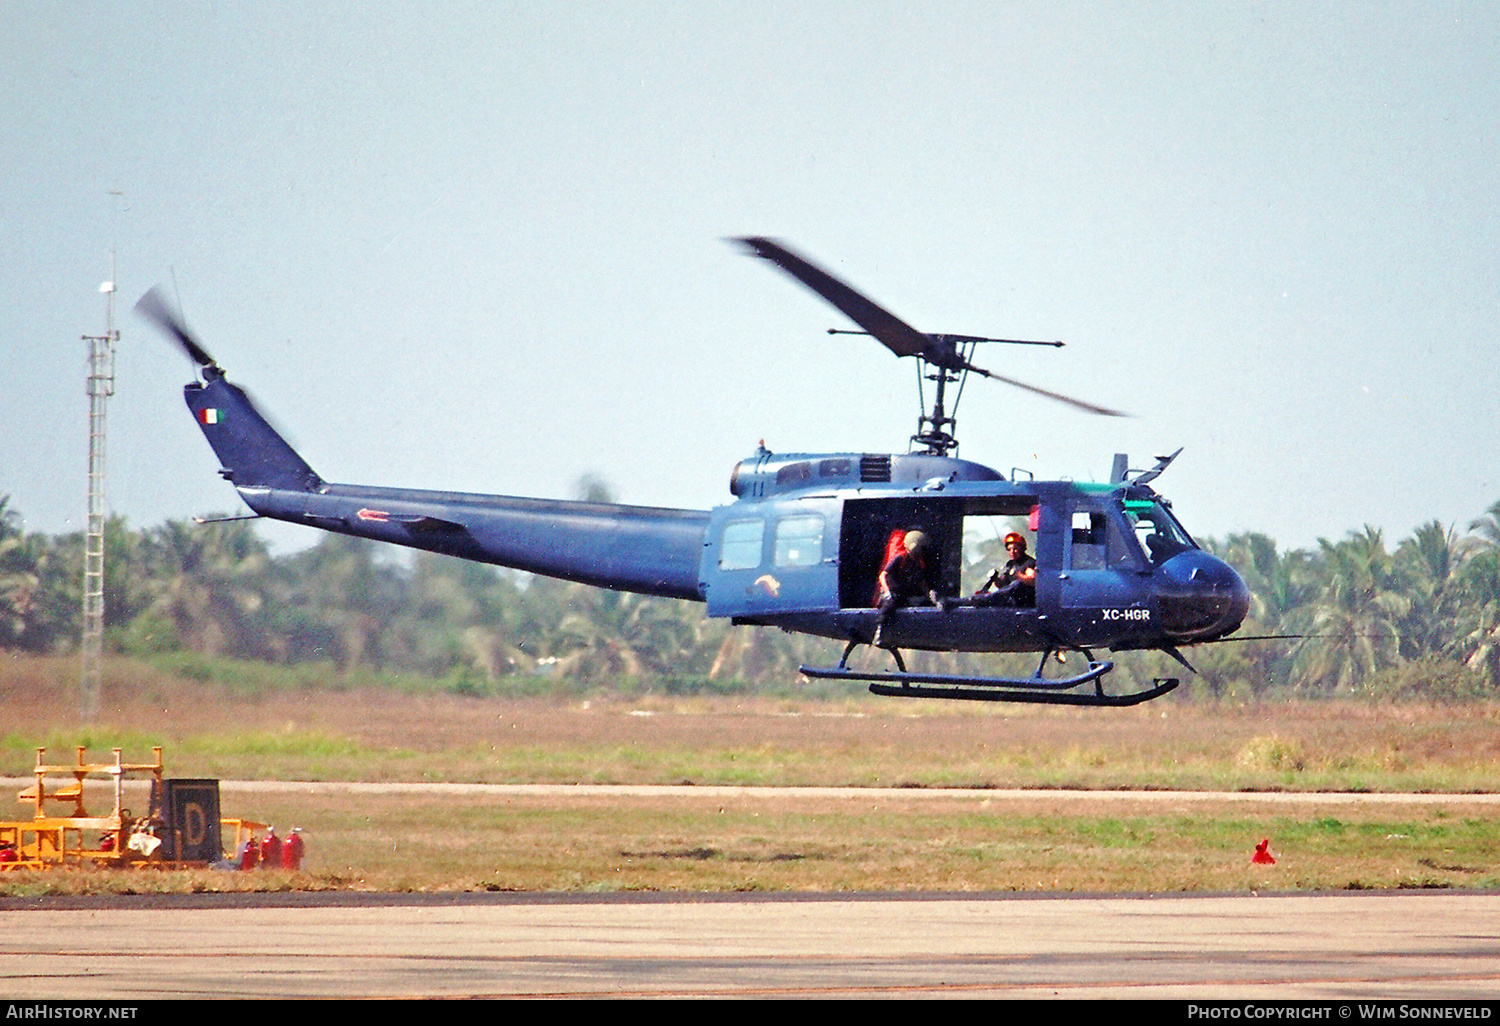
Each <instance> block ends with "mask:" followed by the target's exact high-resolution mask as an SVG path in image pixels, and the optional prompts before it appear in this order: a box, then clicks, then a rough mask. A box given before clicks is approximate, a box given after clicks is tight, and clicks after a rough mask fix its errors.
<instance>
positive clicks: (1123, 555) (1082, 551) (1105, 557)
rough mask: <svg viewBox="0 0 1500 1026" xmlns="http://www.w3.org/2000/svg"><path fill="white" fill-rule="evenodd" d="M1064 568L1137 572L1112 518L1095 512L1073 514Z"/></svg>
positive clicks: (1133, 556) (1136, 563) (1136, 560)
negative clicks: (1066, 562)
mask: <svg viewBox="0 0 1500 1026" xmlns="http://www.w3.org/2000/svg"><path fill="white" fill-rule="evenodd" d="M1072 520H1073V524H1072V534H1071V538H1070V539H1069V542H1070V544H1069V548H1068V552H1069V555H1068V567H1069V569H1072V570H1140V569H1142V566H1141V563H1140V560H1139V557H1138V556H1137V555H1136V554H1135V552H1134V550H1133V549H1132V548H1131V546H1130V545H1129V543H1127V542H1126V540H1125V534H1124V532H1123V531H1122V530H1121V529H1120V525H1119V524H1117V523H1116V522H1115V521H1114V519H1113V518H1111V517H1109V516H1107V515H1106V514H1104V513H1103V512H1101V511H1099V510H1096V509H1088V508H1084V509H1074V510H1073V517H1072Z"/></svg>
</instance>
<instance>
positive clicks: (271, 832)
mask: <svg viewBox="0 0 1500 1026" xmlns="http://www.w3.org/2000/svg"><path fill="white" fill-rule="evenodd" d="M280 867H281V838H279V837H277V836H276V828H275V827H273V826H268V827H266V836H264V837H262V838H261V839H260V868H261V869H279V868H280Z"/></svg>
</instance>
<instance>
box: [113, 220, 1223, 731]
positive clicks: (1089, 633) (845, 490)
mask: <svg viewBox="0 0 1500 1026" xmlns="http://www.w3.org/2000/svg"><path fill="white" fill-rule="evenodd" d="M736 241H737V242H738V243H739V244H740V245H741V246H743V247H744V248H745V250H746V251H747V252H749V253H750V254H752V255H754V256H757V257H760V258H763V259H765V260H768V261H770V262H771V263H773V264H775V265H776V266H777V267H779V268H780V269H781V270H783V271H785V272H786V273H787V274H789V275H791V276H792V277H793V278H795V279H796V280H797V281H799V282H800V283H802V284H803V285H804V286H806V287H808V288H809V289H811V290H812V291H814V292H816V293H817V294H818V295H820V296H821V297H823V298H824V299H825V300H827V301H828V302H829V303H831V304H832V305H833V306H834V307H836V308H837V309H839V310H840V311H842V312H843V313H844V314H845V315H846V316H847V317H849V318H850V320H852V321H853V322H854V323H855V324H856V325H858V327H859V329H860V331H859V332H857V333H861V334H868V335H870V336H873V337H874V338H875V339H876V340H877V341H879V342H881V343H882V344H884V345H885V346H886V347H887V348H889V349H890V350H891V351H892V352H894V353H896V355H898V356H902V357H908V356H909V357H913V358H915V359H916V360H917V361H918V363H919V371H920V373H919V375H918V382H919V386H920V383H921V382H922V381H924V380H926V381H931V382H933V383H934V391H933V404H932V407H931V409H930V410H928V409H927V408H926V406H925V398H924V403H923V412H922V414H921V416H920V418H919V421H918V431H917V434H915V435H913V436H912V440H911V441H912V444H911V447H910V451H908V452H906V453H901V454H888V453H867V452H845V453H816V454H814V453H773V452H770V451H768V450H767V449H766V448H765V447H764V445H762V446H761V447H760V448H759V449H758V450H757V451H756V452H755V453H754V454H752V455H751V456H750V457H749V458H747V459H744V460H741V461H740V462H739V463H738V464H737V465H736V466H735V468H734V472H733V474H732V476H731V479H730V492H731V494H732V495H733V496H734V501H733V502H731V503H729V504H727V505H724V506H719V507H717V508H715V509H712V510H707V511H700V510H683V509H661V508H654V507H642V506H627V505H618V504H613V503H598V502H581V501H563V500H555V499H533V498H518V497H512V496H497V495H480V494H470V493H462V492H444V491H431V490H415V489H403V488H383V487H370V486H365V485H349V484H333V483H330V482H327V481H325V480H324V479H323V478H322V477H321V476H319V475H318V474H317V473H316V472H315V471H314V470H313V469H312V468H311V467H310V466H308V464H307V463H306V461H304V460H303V459H302V457H301V456H299V455H298V454H297V453H296V451H295V450H293V448H292V447H291V446H290V445H289V444H288V443H287V442H286V441H285V440H284V439H283V438H282V437H281V436H280V435H279V434H278V433H277V432H276V431H275V430H274V429H273V428H272V427H271V426H270V424H269V423H267V421H266V419H265V418H264V417H263V416H261V414H260V412H259V411H258V410H257V409H256V407H255V405H254V404H253V403H252V402H251V401H250V399H249V397H248V396H247V395H246V393H245V392H244V391H243V390H242V389H240V388H239V387H238V386H236V385H234V384H232V383H230V381H229V380H228V379H227V378H226V377H225V375H224V371H223V370H222V369H221V368H220V367H219V366H218V364H217V363H216V362H215V361H214V359H213V358H212V357H211V356H210V355H209V354H208V352H207V351H206V350H205V349H204V348H203V346H202V345H201V344H200V343H199V342H198V340H197V339H196V338H194V336H193V335H192V334H191V332H189V331H188V329H187V327H186V326H185V325H184V323H183V321H182V319H181V318H180V317H179V316H178V315H176V314H175V313H174V312H173V311H172V309H171V308H170V307H169V306H168V305H167V303H166V302H165V301H164V300H163V299H162V298H161V296H160V294H159V293H158V291H157V290H156V289H152V290H151V291H150V292H148V293H146V295H145V296H143V297H142V298H141V300H140V302H139V303H137V305H136V309H137V311H138V312H139V313H140V314H142V315H143V316H144V317H146V318H147V319H149V320H151V321H152V322H154V323H155V324H156V325H157V326H158V327H160V328H161V329H162V330H163V331H165V332H166V333H167V334H169V335H171V336H173V337H174V338H176V340H177V341H178V342H179V344H181V346H182V347H183V349H184V350H185V351H186V352H187V354H188V356H189V357H190V358H191V359H192V360H193V361H194V362H195V363H197V364H198V366H199V368H200V379H199V380H195V381H194V382H193V383H191V384H189V385H187V386H186V387H185V388H184V390H183V394H184V397H185V399H186V401H187V405H188V408H189V409H190V410H191V411H192V413H193V416H194V418H195V419H196V420H197V422H198V424H199V426H200V427H201V429H202V431H203V434H204V436H205V437H206V438H207V440H208V443H209V445H210V446H211V447H212V448H213V451H214V453H215V454H216V455H217V456H218V458H219V461H220V464H221V466H222V469H221V470H220V474H221V475H222V476H223V477H224V478H225V479H226V480H228V481H229V482H230V483H231V484H232V485H233V486H234V488H235V490H236V491H237V492H238V493H239V495H240V497H241V498H242V499H243V500H244V502H245V503H246V505H248V506H249V507H250V509H251V510H253V511H254V513H255V514H256V515H257V516H259V517H267V518H271V519H276V520H284V521H288V522H290V523H296V524H305V525H307V526H309V527H316V528H321V529H323V530H326V531H334V532H338V533H341V534H350V535H357V536H360V537H365V538H372V539H375V540H377V541H383V542H390V543H392V544H396V545H404V546H408V547H411V548H418V549H426V550H429V551H433V552H440V553H445V554H447V555H452V556H458V557H460V558H463V559H472V560H478V561H480V562H485V563H493V564H496V565H499V566H505V567H511V568H514V569H518V570H523V571H528V572H531V573H536V574H542V575H545V576H549V577H556V578H561V579H563V580H567V581H575V582H579V583H583V584H588V585H593V586H596V587H601V588H613V589H618V590H621V591H631V592H639V593H642V594H647V595H657V596H665V597H668V598H677V599H686V600H690V601H696V602H702V603H704V604H705V606H706V611H707V613H708V615H709V616H712V617H727V618H729V619H730V621H731V622H732V623H734V624H746V625H757V626H766V627H779V628H782V629H783V630H787V631H791V632H797V633H804V634H810V635H816V636H821V637H826V638H830V639H833V640H836V641H839V642H842V643H843V644H844V646H845V647H844V650H843V655H842V657H841V658H840V659H839V660H838V662H837V663H836V664H834V665H832V666H803V667H802V668H801V671H802V673H803V674H804V675H806V676H808V677H812V678H822V679H833V680H849V681H859V682H862V683H867V684H868V686H869V689H870V690H871V691H872V692H874V693H876V694H880V695H894V696H903V697H922V698H942V699H969V700H981V701H1005V702H1028V703H1041V704H1052V705H1085V706H1127V705H1136V704H1139V703H1141V702H1144V701H1148V700H1150V699H1153V698H1157V697H1159V696H1161V695H1164V694H1166V693H1167V692H1169V691H1171V690H1172V689H1174V688H1175V687H1177V685H1178V680H1177V678H1175V677H1173V678H1157V679H1155V680H1154V681H1153V682H1152V684H1151V686H1149V687H1147V688H1144V689H1142V690H1139V691H1136V692H1133V693H1129V694H1110V693H1106V691H1105V689H1104V686H1103V681H1104V677H1105V676H1106V674H1108V673H1109V672H1110V670H1112V669H1113V668H1114V663H1113V662H1112V661H1111V660H1108V659H1098V658H1096V657H1095V652H1096V650H1102V649H1108V650H1110V651H1112V652H1117V651H1129V650H1157V651H1162V652H1166V653H1168V654H1169V655H1171V656H1172V657H1174V658H1175V659H1176V660H1177V661H1178V662H1180V663H1181V664H1182V665H1183V666H1184V667H1186V668H1187V669H1188V670H1192V666H1191V664H1189V663H1188V661H1187V659H1186V658H1185V656H1184V655H1183V653H1182V651H1181V649H1182V648H1183V647H1186V646H1190V645H1197V644H1203V643H1207V642H1211V641H1217V640H1221V639H1224V638H1226V637H1228V636H1229V635H1231V634H1232V633H1233V632H1234V631H1235V630H1237V629H1238V628H1239V626H1240V623H1241V621H1242V620H1243V619H1244V617H1245V614H1246V611H1247V610H1248V608H1249V592H1248V590H1247V588H1246V587H1245V584H1244V582H1243V581H1242V580H1241V578H1240V577H1239V575H1238V574H1236V573H1235V571H1234V570H1233V569H1231V568H1230V567H1229V566H1227V565H1226V564H1225V563H1223V562H1221V561H1220V560H1218V559H1216V558H1215V557H1213V556H1211V555H1209V554H1208V553H1207V552H1204V551H1203V550H1202V549H1200V548H1199V547H1198V545H1197V544H1196V543H1195V542H1194V541H1193V539H1192V537H1191V535H1189V534H1188V532H1187V531H1186V530H1185V529H1184V528H1183V527H1182V525H1181V524H1180V523H1179V522H1178V521H1177V519H1176V517H1175V516H1174V515H1173V514H1172V511H1171V507H1170V504H1169V503H1168V502H1167V501H1166V500H1165V499H1163V498H1162V497H1161V496H1160V495H1158V494H1157V493H1156V492H1155V491H1154V490H1153V489H1152V488H1151V482H1152V481H1154V480H1155V479H1156V478H1157V477H1158V476H1159V475H1160V474H1161V473H1162V472H1163V471H1164V470H1165V469H1166V468H1167V466H1168V464H1170V463H1171V461H1172V459H1173V458H1175V456H1176V455H1177V454H1176V453H1174V454H1172V456H1168V457H1162V458H1160V459H1158V461H1157V463H1156V465H1155V466H1154V467H1152V468H1151V469H1149V470H1146V471H1144V472H1141V471H1132V470H1131V469H1130V468H1129V465H1128V463H1129V461H1128V460H1127V459H1126V457H1125V456H1123V455H1117V456H1116V457H1115V460H1114V466H1113V469H1112V473H1111V479H1110V480H1109V481H1108V482H1102V483H1083V482H1075V481H1036V480H1031V479H1023V478H1021V477H1019V476H1018V475H1016V474H1014V473H1013V475H1012V477H1011V479H1009V480H1007V479H1006V478H1005V477H1003V476H1002V475H1001V474H999V473H998V472H996V471H994V470H992V469H990V468H989V467H986V466H983V465H981V464H978V463H973V462H970V461H968V460H963V459H959V458H957V457H956V456H955V455H954V454H953V453H954V451H955V450H956V447H957V444H958V443H957V441H956V439H955V437H954V435H953V433H952V428H953V426H954V418H953V415H952V410H950V409H949V407H948V405H947V389H948V387H949V386H950V385H956V386H957V388H958V393H957V395H958V396H959V397H961V395H962V388H963V383H964V381H965V380H966V378H967V376H968V375H969V374H978V375H980V376H982V377H987V378H993V379H996V380H998V381H1001V382H1003V383H1005V384H1009V385H1013V386H1015V387H1018V388H1022V389H1026V390H1028V391H1031V392H1034V393H1037V394H1040V395H1043V396H1046V397H1047V398H1049V399H1054V400H1057V401H1060V402H1063V403H1066V404H1069V405H1071V406H1074V407H1075V408H1079V409H1082V410H1084V411H1085V412H1088V413H1092V414H1098V415H1106V416H1117V415H1119V414H1118V411H1115V410H1112V409H1109V408H1106V407H1102V406H1096V405H1093V404H1090V403H1085V402H1082V401H1080V400H1077V399H1074V398H1071V397H1068V396H1065V395H1060V394H1058V393H1055V392H1049V391H1046V390H1044V389H1039V388H1035V387H1034V386H1031V385H1027V384H1024V383H1022V382H1019V381H1015V380H1013V379H1010V378H1006V377H1003V376H1001V375H998V374H993V373H991V372H989V371H987V370H984V369H983V368H981V367H978V366H976V365H975V364H974V363H972V362H971V357H972V355H973V353H974V351H975V348H976V347H977V346H978V345H980V344H983V343H1009V344H1022V345H1027V344H1029V345H1061V343H1057V342H1048V343H1037V342H1024V341H1022V340H1016V339H987V338H981V337H978V336H971V335H929V334H926V333H923V332H920V331H918V330H917V329H915V328H913V327H911V326H910V325H908V324H907V323H905V322H904V321H902V320H901V319H899V318H897V317H896V316H895V315H893V314H891V313H890V312H889V311H887V310H885V309H884V308H882V307H880V306H878V305H877V304H875V303H874V302H872V301H871V300H869V299H868V298H866V297H865V296H863V295H862V294H860V293H859V292H857V291H856V290H854V289H853V288H851V287H850V286H849V285H847V284H846V283H844V282H842V281H840V280H839V279H837V278H835V277H833V276H832V275H830V274H828V273H827V272H825V271H823V270H821V269H820V268H818V267H817V266H815V265H814V264H812V263H810V262H809V261H807V260H806V259H804V258H803V257H801V256H799V255H797V254H796V253H795V252H793V251H792V250H790V249H789V248H787V247H786V246H785V245H783V244H781V243H779V242H776V241H774V240H771V239H766V238H743V239H738V240H736ZM838 330H839V329H833V330H832V332H831V333H835V332H838ZM956 406H957V401H956V400H955V401H954V403H953V407H954V408H955V409H956ZM1180 451H1181V450H1179V452H1180ZM997 522H998V523H1001V524H1006V525H1011V526H1013V527H1014V528H1015V529H1014V530H1013V531H1011V533H1010V539H1011V542H1012V544H1014V543H1015V540H1016V539H1019V540H1020V545H1019V547H1020V548H1021V549H1022V550H1023V551H1024V550H1026V548H1027V546H1026V539H1025V535H1026V534H1030V535H1031V536H1032V538H1033V540H1034V544H1033V546H1032V547H1031V548H1030V550H1029V551H1027V552H1026V555H1025V559H1024V560H1020V561H1019V562H1018V564H1017V565H1016V566H1008V567H1007V570H1006V574H1004V575H1002V574H1001V572H1000V571H999V570H997V571H996V575H995V576H994V577H993V578H991V581H992V582H998V581H999V580H1000V579H1001V578H1002V576H1013V577H1014V578H1015V579H1013V580H1011V581H1010V586H1009V587H1000V588H995V589H993V591H987V590H985V589H980V591H979V592H978V593H972V584H973V583H974V582H972V581H971V582H969V584H970V587H965V582H964V580H963V577H964V574H965V569H966V566H965V564H966V558H965V557H966V549H969V548H971V547H972V546H973V545H974V544H975V541H976V539H977V538H981V537H983V536H984V535H985V534H986V533H988V534H989V535H994V534H995V533H997V532H996V528H995V527H994V525H995V524H996V523H997ZM1028 561H1030V563H1031V565H1030V566H1029V567H1027V566H1026V565H1025V564H1026V563H1027V562H1028ZM898 564H904V565H905V566H906V568H907V571H908V572H907V573H905V574H896V573H895V567H896V566H897V565H898ZM913 566H915V567H917V568H919V570H920V574H919V575H918V576H919V577H920V585H919V586H917V587H909V586H908V585H909V581H910V579H911V577H912V574H911V572H910V571H911V568H912V567H913ZM897 578H900V580H902V581H906V582H907V584H901V585H899V587H900V589H901V590H902V591H903V593H902V594H900V595H896V594H893V590H895V589H897V588H898V584H897V583H893V582H895V581H896V580H897ZM1018 582H1019V583H1018ZM861 646H870V647H874V648H877V649H879V650H884V651H885V652H887V653H889V657H890V659H891V661H892V662H893V663H894V669H889V670H871V669H863V668H857V667H856V666H854V665H851V662H850V657H851V655H852V654H853V653H854V652H855V651H856V650H857V649H859V648H860V647H861ZM903 651H935V652H972V653H1002V652H1011V653H1036V654H1039V655H1040V659H1039V661H1038V663H1037V666H1036V669H1035V671H1034V672H1032V673H1031V674H1029V675H1026V676H1004V675H996V676H974V675H959V674H951V673H926V672H915V671H912V670H910V669H908V667H907V663H906V659H905V657H904V655H903ZM1069 653H1078V654H1080V655H1081V656H1082V660H1081V662H1082V666H1081V667H1079V668H1078V669H1077V672H1073V670H1072V668H1068V669H1067V670H1058V669H1056V668H1055V667H1056V666H1064V665H1066V656H1067V655H1068V654H1069ZM1049 664H1055V666H1054V668H1053V670H1052V675H1051V676H1048V675H1047V671H1048V668H1049ZM1059 673H1061V674H1062V675H1059Z"/></svg>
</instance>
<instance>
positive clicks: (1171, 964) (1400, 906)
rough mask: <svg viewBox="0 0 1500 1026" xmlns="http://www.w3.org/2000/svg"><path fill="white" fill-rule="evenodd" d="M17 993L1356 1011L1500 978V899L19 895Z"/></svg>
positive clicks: (1, 957)
mask: <svg viewBox="0 0 1500 1026" xmlns="http://www.w3.org/2000/svg"><path fill="white" fill-rule="evenodd" d="M0 996H3V997H4V998H7V999H12V1000H38V999H64V1000H69V1001H79V1002H88V1001H117V1002H129V1001H132V1000H146V999H157V998H192V999H203V998H219V999H226V1000H235V999H254V998H347V997H375V998H419V997H438V998H458V997H481V998H484V997H620V998H678V997H717V998H725V997H746V998H764V997H804V998H834V997H879V998H890V997H921V998H932V997H962V998H976V997H1000V998H1044V999H1053V998H1073V999H1076V998H1132V999H1139V998H1170V999H1195V1000H1225V999H1249V1000H1256V1001H1261V1002H1266V1001H1318V1002H1327V1003H1330V1004H1331V1005H1332V1007H1333V1011H1332V1013H1331V1017H1333V1018H1341V1017H1343V1016H1342V1015H1341V1014H1340V1012H1339V1010H1338V1009H1339V1007H1346V1008H1347V1007H1350V1006H1349V1004H1348V1003H1353V1002H1356V1001H1360V1000H1373V999H1388V1000H1393V999H1399V1000H1403V1001H1424V1002H1433V1001H1445V1000H1446V1001H1455V1000H1467V1001H1474V1000H1493V999H1495V998H1496V997H1497V996H1500V894H1492V893H1479V894H1474V893H1453V892H1442V893H1436V892H1402V893H1379V894H1374V893H1369V894H1332V895H1272V896H1201V897H1177V896H1174V897H1147V896H1137V897H1128V896H1127V897H1117V896H1110V897H1057V896H1050V895H1049V896H1042V895H961V894H873V895H872V894H864V895H797V894H776V895H763V896H755V895H750V896H742V895H639V894H632V895H598V896H578V895H566V896H564V895H510V894H452V895H410V896H402V895H370V894H363V895H362V894H344V893H341V894H280V895H223V894H220V895H177V896H162V897H144V896H143V897H135V898H130V897H125V898H119V897H113V898H71V899H68V898H50V899H38V900H36V901H34V902H32V901H21V900H19V899H9V900H7V901H6V902H5V903H4V905H3V906H0ZM1341 1003H1345V1004H1342V1005H1341Z"/></svg>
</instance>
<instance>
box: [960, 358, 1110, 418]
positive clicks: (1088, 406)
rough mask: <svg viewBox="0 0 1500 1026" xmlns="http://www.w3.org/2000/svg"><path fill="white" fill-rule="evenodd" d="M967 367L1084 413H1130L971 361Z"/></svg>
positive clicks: (994, 379) (1102, 414)
mask: <svg viewBox="0 0 1500 1026" xmlns="http://www.w3.org/2000/svg"><path fill="white" fill-rule="evenodd" d="M968 369H969V370H971V371H973V372H974V373H975V374H982V375H983V376H985V377H987V378H990V379H991V380H993V381H1002V382H1004V383H1005V384H1007V385H1011V386H1013V387H1015V388H1019V389H1022V390H1023V391H1026V392H1034V393H1036V394H1037V395H1040V396H1045V397H1047V398H1048V399H1056V400H1057V401H1058V402H1060V403H1067V404H1068V405H1069V406H1072V407H1074V408H1075V409H1079V410H1083V411H1084V412H1085V413H1097V414H1098V415H1099V416H1101V417H1128V416H1130V414H1128V413H1125V412H1124V411H1122V410H1112V409H1110V408H1109V407H1108V406H1096V405H1095V404H1093V403H1088V402H1084V401H1083V400H1082V399H1074V398H1073V397H1072V396H1070V395H1063V394H1062V393H1061V392H1049V391H1047V390H1046V389H1045V388H1037V387H1036V386H1035V385H1028V384H1026V382H1024V381H1017V380H1016V379H1015V378H1007V377H1006V376H1005V375H1003V374H992V373H990V372H989V371H987V370H985V369H984V368H983V367H976V366H974V365H973V364H972V363H971V364H969V365H968Z"/></svg>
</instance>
